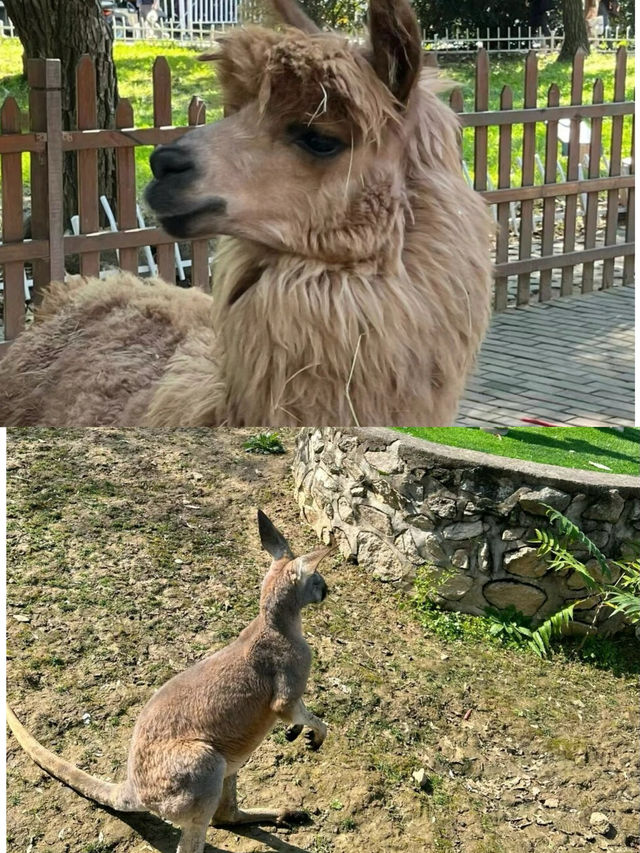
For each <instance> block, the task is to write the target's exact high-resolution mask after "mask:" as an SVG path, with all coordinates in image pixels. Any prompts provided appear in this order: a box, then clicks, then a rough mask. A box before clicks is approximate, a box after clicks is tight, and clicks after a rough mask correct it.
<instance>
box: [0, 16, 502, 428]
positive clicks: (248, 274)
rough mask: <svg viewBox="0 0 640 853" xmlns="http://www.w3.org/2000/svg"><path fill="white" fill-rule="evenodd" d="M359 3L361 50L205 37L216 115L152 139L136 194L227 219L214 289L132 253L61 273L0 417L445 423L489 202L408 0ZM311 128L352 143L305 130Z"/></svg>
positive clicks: (470, 333) (185, 226) (480, 326)
mask: <svg viewBox="0 0 640 853" xmlns="http://www.w3.org/2000/svg"><path fill="white" fill-rule="evenodd" d="M287 2H288V0H278V6H279V8H280V9H282V8H284V9H285V12H286V3H287ZM301 15H302V13H300V12H299V10H295V14H294V11H292V10H290V14H289V16H288V17H289V20H290V21H294V20H295V22H296V24H300V21H301V20H304V18H303V16H302V17H301ZM370 20H371V30H372V32H371V46H370V47H369V48H367V49H366V50H365V51H363V50H361V49H360V48H357V47H355V46H353V45H352V44H350V43H349V42H348V41H347V40H346V39H345V38H343V37H341V36H339V35H335V34H327V33H318V32H316V31H314V28H313V27H311V26H309V27H307V28H306V29H307V30H308V32H303V31H302V30H300V29H289V30H286V31H285V32H284V33H275V32H271V31H267V30H263V29H259V28H248V29H244V30H239V31H236V32H234V33H232V34H231V35H230V36H229V37H227V38H226V39H225V41H224V42H223V44H222V46H221V48H220V50H219V51H218V52H217V53H216V54H214V55H209V56H207V57H206V58H207V59H212V60H214V61H215V62H216V63H217V67H218V74H219V79H220V82H221V85H222V89H223V93H224V103H225V114H226V118H225V119H223V120H222V121H220V122H217V123H216V124H214V125H210V126H205V127H203V128H200V129H198V130H195V131H193V132H191V133H190V134H188V135H187V136H185V137H183V139H181V140H180V141H179V142H178V143H176V144H175V145H173V146H166V147H163V148H161V149H159V150H158V151H157V152H156V154H154V158H155V159H154V158H152V165H153V166H154V172H155V174H156V180H155V181H154V182H153V183H152V185H151V187H150V189H149V191H148V198H149V202H150V203H151V204H152V206H153V207H154V208H155V210H156V212H157V213H158V215H159V216H160V219H161V221H162V222H163V224H164V226H165V228H166V229H167V230H169V231H170V232H171V233H174V234H176V235H179V236H181V237H188V238H191V237H197V236H202V235H206V234H211V233H218V234H221V235H226V236H224V237H222V238H221V240H220V242H219V250H218V255H217V260H216V268H215V274H214V283H213V297H212V298H209V297H206V296H203V295H202V294H201V293H198V292H195V291H189V292H185V291H182V290H178V289H176V288H171V287H168V286H167V285H163V284H160V283H157V282H156V283H144V282H142V281H139V280H136V279H134V278H133V277H132V276H129V275H127V274H124V273H120V274H117V275H115V277H113V278H111V279H109V280H107V281H105V282H96V281H89V282H88V283H87V285H86V286H85V287H83V288H73V289H72V290H70V291H64V292H63V291H62V290H61V289H60V287H59V286H57V287H56V288H55V289H54V291H53V293H52V294H50V295H49V296H48V297H47V298H46V299H45V302H44V305H43V307H42V309H41V314H42V315H45V314H46V319H45V320H44V322H42V323H40V324H39V325H38V326H37V327H36V328H34V329H33V330H30V331H29V332H27V333H26V334H24V335H23V336H22V337H21V339H19V340H18V341H17V342H16V343H15V344H14V345H13V347H12V349H11V352H10V355H9V356H8V357H7V358H6V359H4V362H3V363H2V364H1V365H0V388H2V391H0V423H3V424H35V423H43V424H50V425H64V424H84V425H95V424H145V425H158V426H160V425H162V426H187V425H194V426H195V425H211V426H213V425H220V424H227V425H237V426H241V425H258V424H260V425H269V426H281V425H299V424H307V425H323V424H331V425H347V424H361V425H389V426H390V425H395V424H398V425H416V424H419V425H427V426H435V425H448V424H451V423H452V422H453V420H454V418H455V415H456V411H457V405H458V401H459V398H460V396H461V394H462V392H463V389H464V384H465V380H466V377H467V375H468V373H469V371H470V369H471V367H472V365H473V362H474V357H475V354H476V352H477V350H478V347H479V344H480V341H481V339H482V336H483V334H484V331H485V329H486V326H487V323H488V320H489V314H490V262H489V254H488V242H489V233H490V228H491V225H490V219H489V217H488V216H487V213H486V208H485V205H484V203H483V202H482V200H481V199H480V197H479V196H477V195H476V194H475V193H473V192H472V191H471V190H470V189H468V188H467V186H466V184H465V182H464V181H463V179H462V177H461V172H460V163H459V160H458V144H457V135H458V125H457V121H456V117H455V115H454V114H453V112H452V111H451V110H450V109H449V108H448V107H447V106H446V105H444V104H443V103H442V102H441V101H440V100H439V99H438V97H437V90H438V87H439V83H438V81H437V80H436V79H435V77H434V75H433V73H431V72H428V71H423V72H421V71H420V60H421V57H420V42H419V33H418V29H417V25H416V22H415V17H414V15H413V13H412V12H411V10H410V7H409V6H408V4H407V3H406V0H373V2H372V5H371V10H370ZM309 128H311V129H313V130H314V131H315V132H317V133H320V134H322V135H325V136H329V137H330V138H333V139H335V140H338V142H339V144H340V145H341V146H342V150H340V151H339V152H338V153H337V154H336V155H335V156H329V157H322V158H320V157H318V156H315V155H314V154H313V153H309V151H308V150H304V147H303V145H302V144H301V142H302V143H304V142H305V140H306V137H305V135H304V134H305V133H306V132H307V130H308V129H309Z"/></svg>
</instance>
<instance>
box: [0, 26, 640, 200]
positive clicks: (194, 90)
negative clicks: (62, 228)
mask: <svg viewBox="0 0 640 853" xmlns="http://www.w3.org/2000/svg"><path fill="white" fill-rule="evenodd" d="M198 53H199V50H198V49H196V48H188V47H176V46H175V45H173V44H169V43H166V42H165V43H162V42H160V43H158V42H156V43H138V44H116V45H115V48H114V57H115V61H116V68H117V72H118V81H119V89H120V95H121V97H125V98H129V99H130V100H131V103H132V106H133V108H134V116H135V121H136V125H137V126H139V127H144V126H150V125H152V124H153V100H152V94H151V67H152V65H153V61H154V59H155V57H156V56H159V55H164V56H166V57H167V60H168V62H169V66H170V68H171V72H172V78H173V105H174V110H173V121H174V124H177V125H181V124H186V123H187V107H188V104H189V101H190V99H191V97H192V96H193V95H199V96H200V97H202V98H203V99H204V101H205V103H206V107H207V118H208V119H209V120H213V119H216V118H220V117H221V115H222V105H221V100H220V91H219V88H218V85H217V81H216V78H215V71H214V69H213V67H212V66H211V65H210V64H209V63H200V62H198V61H197V60H196V57H197V55H198ZM21 56H22V50H21V47H20V43H19V42H18V40H17V39H3V40H2V52H1V55H0V102H1V101H3V100H4V98H5V97H6V96H7V95H13V96H14V97H16V98H17V100H18V103H19V105H20V106H21V107H22V108H24V107H26V104H27V95H28V93H27V86H26V83H25V82H24V81H23V80H22V78H21V76H20V73H21V69H22V60H21ZM538 65H539V78H538V100H539V103H540V104H541V105H544V104H546V99H547V91H548V88H549V86H550V85H551V83H557V84H558V86H559V88H560V103H561V104H568V103H569V95H570V88H571V68H570V66H567V65H564V64H563V65H560V64H558V63H556V62H555V61H554V57H548V56H541V57H540V58H539V63H538ZM614 65H615V56H614V55H612V54H598V53H595V54H593V55H592V56H589V57H587V58H586V60H585V73H584V87H583V97H584V99H585V101H586V102H589V101H590V100H591V92H592V88H593V83H594V81H595V80H596V79H597V78H598V77H600V78H601V79H602V80H603V82H604V93H605V101H606V100H609V99H611V97H612V95H613V70H614ZM634 68H635V60H634V57H633V56H629V57H628V67H627V92H626V96H627V98H629V99H631V98H633V86H634ZM443 73H444V75H445V76H447V77H448V78H450V79H451V80H453V81H454V82H455V83H457V84H459V85H460V86H461V88H462V91H463V96H464V101H465V110H466V111H469V110H472V109H473V92H474V79H475V72H474V63H473V61H472V60H468V61H459V62H457V63H454V64H447V65H446V67H445V68H444V69H443ZM505 85H509V86H511V88H512V89H513V96H514V107H516V108H517V107H521V106H522V102H523V91H524V59H523V58H522V57H515V58H509V59H498V60H492V62H491V76H490V93H489V108H490V109H497V108H498V107H499V103H500V92H501V90H502V87H503V86H505ZM536 127H537V130H536V149H537V151H538V153H539V154H540V156H541V157H542V158H543V161H544V136H545V127H544V125H543V124H538V125H537V126H536ZM602 134H603V135H602V139H603V144H604V148H605V151H606V150H607V146H608V144H609V140H610V135H611V120H610V119H606V120H604V121H603V129H602ZM473 139H474V131H473V129H471V128H467V129H465V131H464V134H463V153H464V158H465V160H466V161H467V164H468V165H469V169H470V170H471V172H472V173H473ZM150 151H151V149H150V148H149V147H146V146H145V147H139V148H137V149H136V172H137V183H138V188H139V190H141V189H142V187H143V186H144V185H145V184H146V183H147V181H148V180H149V178H150V169H149V163H148V160H149V153H150ZM630 151H631V116H627V117H625V119H624V129H623V145H622V153H623V157H624V156H629V154H630ZM521 153H522V125H514V127H513V144H512V173H513V177H514V181H515V182H516V183H517V181H518V180H519V175H520V169H519V167H518V165H517V163H516V158H517V156H518V155H521ZM563 159H564V160H565V161H566V158H561V160H563ZM497 161H498V128H497V127H494V128H490V130H489V134H488V171H489V173H490V175H491V177H492V179H493V180H494V181H497ZM23 164H24V169H23V171H24V176H25V181H27V180H28V158H27V156H26V155H24V157H23ZM564 166H565V167H566V162H564Z"/></svg>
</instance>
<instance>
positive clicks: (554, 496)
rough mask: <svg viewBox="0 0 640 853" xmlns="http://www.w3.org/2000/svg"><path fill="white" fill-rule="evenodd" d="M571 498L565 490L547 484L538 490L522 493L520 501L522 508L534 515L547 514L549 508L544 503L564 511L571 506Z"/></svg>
mask: <svg viewBox="0 0 640 853" xmlns="http://www.w3.org/2000/svg"><path fill="white" fill-rule="evenodd" d="M570 500H571V498H570V496H569V495H567V494H565V493H564V492H560V491H558V489H552V488H551V487H549V486H545V487H544V488H543V489H540V491H537V492H529V491H528V492H525V494H523V495H521V497H520V499H519V501H518V503H519V504H520V506H521V507H522V509H524V510H526V511H527V512H530V513H531V514H532V515H546V514H547V510H546V509H545V507H544V506H543V504H546V505H547V506H550V507H553V509H558V510H560V512H562V511H563V510H565V509H566V508H567V507H568V506H569V501H570Z"/></svg>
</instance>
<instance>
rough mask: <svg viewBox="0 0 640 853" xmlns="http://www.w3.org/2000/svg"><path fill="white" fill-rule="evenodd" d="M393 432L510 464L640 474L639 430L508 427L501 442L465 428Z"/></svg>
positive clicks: (500, 439) (484, 433) (415, 428)
mask: <svg viewBox="0 0 640 853" xmlns="http://www.w3.org/2000/svg"><path fill="white" fill-rule="evenodd" d="M399 431H400V432H407V433H410V434H411V435H415V436H416V437H418V438H423V439H425V440H427V441H434V442H436V443H437V444H445V445H448V446H450V447H465V448H468V449H470V450H481V451H483V452H485V453H495V454H496V455H497V456H507V457H510V458H512V459H514V458H515V459H528V460H531V461H532V462H542V463H546V464H547V465H561V466H563V467H566V468H581V469H584V470H587V471H599V472H600V473H606V474H608V473H614V474H633V475H636V476H637V475H638V474H640V453H639V451H640V429H637V428H635V427H625V428H624V430H623V431H622V432H618V430H615V429H605V428H598V427H572V428H571V429H568V428H567V427H513V428H511V429H510V430H509V431H508V432H507V433H506V435H504V436H497V435H493V434H492V433H487V432H485V431H484V430H480V429H471V428H469V427H432V428H430V427H407V428H402V429H400V430H399ZM593 463H596V464H595V465H594V464H593ZM599 466H606V469H609V470H606V469H605V468H602V467H599Z"/></svg>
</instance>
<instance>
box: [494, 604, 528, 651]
mask: <svg viewBox="0 0 640 853" xmlns="http://www.w3.org/2000/svg"><path fill="white" fill-rule="evenodd" d="M484 613H485V616H486V618H487V619H488V620H489V623H490V624H489V633H490V634H491V636H492V637H498V638H499V639H500V640H502V641H503V642H508V641H509V640H512V641H514V642H516V643H518V642H522V640H528V639H530V638H531V637H532V636H533V634H532V631H531V627H530V625H531V620H530V619H529V618H528V617H527V616H525V615H524V614H523V613H521V612H520V611H519V610H516V608H515V606H514V605H513V604H510V605H509V606H508V607H505V608H503V609H502V610H498V609H497V608H496V607H485V611H484Z"/></svg>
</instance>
